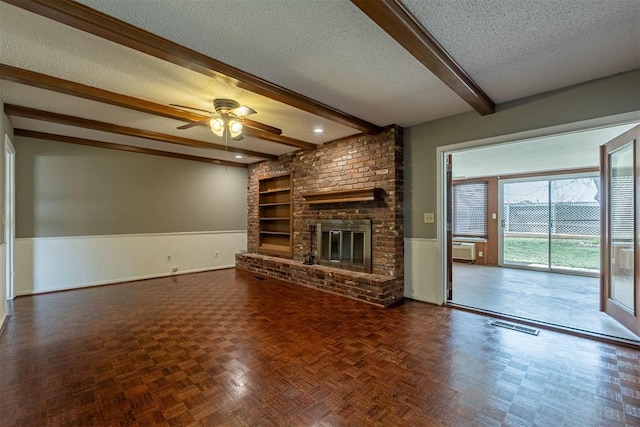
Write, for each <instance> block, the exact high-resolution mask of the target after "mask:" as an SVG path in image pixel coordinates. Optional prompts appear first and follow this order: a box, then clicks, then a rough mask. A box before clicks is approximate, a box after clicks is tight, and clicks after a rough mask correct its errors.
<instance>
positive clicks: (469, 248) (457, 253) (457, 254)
mask: <svg viewBox="0 0 640 427" xmlns="http://www.w3.org/2000/svg"><path fill="white" fill-rule="evenodd" d="M452 247H453V249H452V256H453V259H455V260H460V261H475V260H476V244H475V243H467V242H453V244H452Z"/></svg>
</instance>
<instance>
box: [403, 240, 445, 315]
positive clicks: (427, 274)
mask: <svg viewBox="0 0 640 427" xmlns="http://www.w3.org/2000/svg"><path fill="white" fill-rule="evenodd" d="M404 271H405V276H404V296H405V297H406V298H411V299H415V300H418V301H424V302H429V303H432V304H438V305H441V304H443V303H444V287H443V285H442V254H441V252H440V249H439V247H438V240H437V239H422V238H405V239H404Z"/></svg>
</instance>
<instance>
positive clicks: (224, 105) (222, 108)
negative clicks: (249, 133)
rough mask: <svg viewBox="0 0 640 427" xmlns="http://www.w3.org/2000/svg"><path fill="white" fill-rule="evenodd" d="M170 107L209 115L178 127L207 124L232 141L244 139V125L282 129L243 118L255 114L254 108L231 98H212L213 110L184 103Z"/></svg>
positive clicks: (280, 132)
mask: <svg viewBox="0 0 640 427" xmlns="http://www.w3.org/2000/svg"><path fill="white" fill-rule="evenodd" d="M169 105H171V106H172V107H176V108H181V109H189V110H194V111H201V112H203V113H207V114H209V115H210V116H211V117H210V118H206V119H203V120H199V121H195V122H191V123H187V124H186V125H182V126H179V127H178V129H190V128H192V127H194V126H209V127H210V128H211V131H212V132H213V133H214V134H216V135H218V136H220V137H226V136H229V137H231V139H233V140H234V141H240V140H242V139H244V137H243V136H242V130H243V128H244V126H245V125H246V126H247V127H251V128H255V129H259V130H263V131H267V132H272V133H275V134H277V135H280V134H282V131H281V130H280V129H278V128H274V127H272V126H269V125H265V124H262V123H258V122H255V121H253V120H247V119H245V117H246V116H249V115H251V114H256V110H254V109H253V108H250V107H247V106H244V105H240V104H239V103H238V102H237V101H234V100H233V99H224V98H218V99H214V100H213V108H214V110H215V111H208V110H203V109H201V108H195V107H189V106H186V105H179V104H169Z"/></svg>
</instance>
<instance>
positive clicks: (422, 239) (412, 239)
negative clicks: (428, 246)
mask: <svg viewBox="0 0 640 427" xmlns="http://www.w3.org/2000/svg"><path fill="white" fill-rule="evenodd" d="M404 241H405V242H437V241H438V239H429V238H426V237H405V238H404Z"/></svg>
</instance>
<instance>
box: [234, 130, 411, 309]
mask: <svg viewBox="0 0 640 427" xmlns="http://www.w3.org/2000/svg"><path fill="white" fill-rule="evenodd" d="M402 156H403V153H402V128H399V127H395V126H394V127H389V128H388V129H386V130H385V131H384V132H383V133H381V134H379V135H357V136H353V137H348V138H343V139H340V140H336V141H332V142H329V143H326V144H324V145H322V146H319V147H318V148H317V149H316V150H314V151H299V152H295V153H290V154H285V155H282V156H280V158H279V159H278V160H276V161H265V162H261V163H257V164H254V165H251V166H250V167H249V174H248V192H247V193H248V207H247V208H248V224H247V239H248V241H247V249H248V250H247V252H246V253H243V254H238V255H237V256H236V267H237V268H239V269H244V270H248V271H252V272H255V273H258V274H261V275H266V276H271V277H275V278H279V279H283V280H287V281H290V282H293V283H298V284H302V285H305V286H310V287H313V288H317V289H321V290H325V291H329V292H334V293H338V294H342V295H345V296H348V297H351V298H356V299H360V300H364V301H368V302H371V303H374V304H377V305H383V306H386V305H390V304H393V303H395V302H397V301H399V300H401V299H402V297H403V289H404V259H403V256H404V253H403V252H404V243H403V157H402ZM288 172H292V173H293V191H292V203H291V209H292V211H293V227H292V228H293V230H292V242H293V243H292V246H293V252H292V257H291V259H287V258H282V257H277V256H271V255H266V254H260V253H259V227H260V221H259V217H258V216H259V208H258V203H259V190H258V186H259V180H260V179H263V178H265V177H269V176H276V175H279V174H284V173H288ZM324 194H331V196H330V197H322V196H323V195H324ZM362 194H370V195H371V197H361V195H362ZM353 195H356V197H354V196H353ZM322 220H350V221H354V220H355V221H357V220H369V221H370V222H371V254H370V256H371V273H365V272H359V271H349V270H344V269H340V268H336V267H333V266H330V265H318V264H314V265H310V266H309V265H304V264H303V261H304V260H305V256H306V255H307V254H308V253H309V251H310V245H313V247H312V248H311V250H312V252H313V253H314V254H315V255H316V256H317V254H318V247H317V243H318V242H317V239H316V233H315V226H316V225H317V224H318V221H322ZM310 226H311V228H310ZM310 230H311V232H310ZM316 260H317V257H316Z"/></svg>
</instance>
